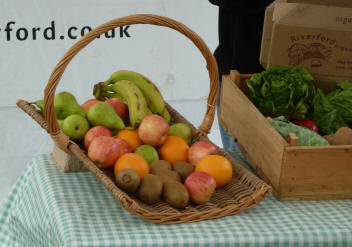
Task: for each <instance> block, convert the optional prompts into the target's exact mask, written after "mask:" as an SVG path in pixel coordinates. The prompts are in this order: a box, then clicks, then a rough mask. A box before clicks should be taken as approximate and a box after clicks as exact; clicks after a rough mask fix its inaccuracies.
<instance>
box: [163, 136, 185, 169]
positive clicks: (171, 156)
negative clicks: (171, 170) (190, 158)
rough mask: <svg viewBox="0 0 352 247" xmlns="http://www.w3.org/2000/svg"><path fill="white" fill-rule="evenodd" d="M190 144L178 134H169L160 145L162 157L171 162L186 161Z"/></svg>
mask: <svg viewBox="0 0 352 247" xmlns="http://www.w3.org/2000/svg"><path fill="white" fill-rule="evenodd" d="M188 149H189V146H188V144H187V142H186V141H185V140H184V139H183V138H181V137H178V136H168V137H167V138H166V140H165V142H164V143H163V144H161V146H160V147H159V149H158V151H159V156H160V159H162V160H166V161H168V162H170V163H171V164H173V163H175V162H177V161H186V160H187V155H188Z"/></svg>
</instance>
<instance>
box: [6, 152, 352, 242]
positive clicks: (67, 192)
mask: <svg viewBox="0 0 352 247" xmlns="http://www.w3.org/2000/svg"><path fill="white" fill-rule="evenodd" d="M232 154H233V156H234V157H235V159H237V160H238V161H239V162H240V163H242V164H244V165H246V163H245V160H244V159H243V157H242V156H241V155H240V153H238V152H236V151H235V152H232ZM0 244H1V246H6V247H7V246H35V247H37V246H38V247H39V246H45V247H48V246H244V247H247V246H248V247H249V246H268V247H275V246H284V247H285V246H288V247H290V246H294V247H296V246H304V247H306V246H307V247H310V246H331V247H351V246H352V200H341V201H312V202H308V201H306V202H279V201H277V200H275V199H274V197H273V196H272V195H269V196H268V197H267V198H266V199H264V201H262V202H261V203H260V204H259V205H257V206H256V207H254V208H251V209H247V210H244V211H242V212H240V213H238V214H236V215H233V216H227V217H223V218H220V219H215V220H206V221H201V222H196V223H185V224H176V225H159V224H154V223H149V222H147V221H144V220H142V219H140V218H139V217H137V216H135V215H132V214H130V213H128V212H126V211H124V210H123V209H122V208H121V206H120V204H119V203H118V202H117V201H116V200H115V199H114V198H113V197H112V196H111V195H110V194H109V193H108V192H107V191H106V190H105V189H104V188H103V186H102V185H101V184H100V183H99V182H98V181H97V180H96V179H95V177H94V176H93V175H92V174H91V173H89V172H81V173H62V172H60V170H59V169H58V168H57V167H56V166H55V164H54V163H53V161H52V160H51V158H50V156H49V155H39V156H37V157H34V158H33V160H32V161H31V162H30V163H29V164H28V166H27V167H26V169H25V171H24V173H23V175H22V176H21V177H20V179H19V180H18V182H17V183H16V184H15V186H14V188H13V189H12V192H11V193H10V195H9V196H8V198H7V200H6V201H5V203H3V204H2V206H1V210H0Z"/></svg>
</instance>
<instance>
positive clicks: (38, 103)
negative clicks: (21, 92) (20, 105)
mask: <svg viewBox="0 0 352 247" xmlns="http://www.w3.org/2000/svg"><path fill="white" fill-rule="evenodd" d="M35 105H36V106H37V107H38V108H39V109H40V110H41V111H43V110H44V100H43V99H40V100H37V101H36V102H35Z"/></svg>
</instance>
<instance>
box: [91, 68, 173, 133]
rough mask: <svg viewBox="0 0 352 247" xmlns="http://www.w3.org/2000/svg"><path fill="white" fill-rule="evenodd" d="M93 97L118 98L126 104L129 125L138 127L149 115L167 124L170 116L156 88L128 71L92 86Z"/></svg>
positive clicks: (122, 71) (136, 74) (120, 71)
mask: <svg viewBox="0 0 352 247" xmlns="http://www.w3.org/2000/svg"><path fill="white" fill-rule="evenodd" d="M93 94H94V96H95V97H96V98H97V99H99V100H105V99H107V98H120V99H123V100H125V101H126V102H127V105H128V109H129V116H130V123H131V125H132V126H134V127H138V125H139V124H140V122H141V121H142V120H143V118H144V117H145V116H147V115H149V114H159V115H160V116H162V117H163V118H164V119H165V120H166V121H167V122H168V123H169V122H170V120H171V115H170V113H169V112H168V110H167V109H166V107H165V101H164V99H163V96H162V95H161V93H160V91H159V89H158V88H157V86H156V85H155V84H154V83H153V82H152V81H151V80H149V79H148V78H147V77H145V76H143V75H141V74H139V73H137V72H134V71H130V70H118V71H116V72H114V73H113V74H112V75H111V76H110V78H109V79H108V80H107V81H105V82H100V83H98V84H96V85H94V92H93Z"/></svg>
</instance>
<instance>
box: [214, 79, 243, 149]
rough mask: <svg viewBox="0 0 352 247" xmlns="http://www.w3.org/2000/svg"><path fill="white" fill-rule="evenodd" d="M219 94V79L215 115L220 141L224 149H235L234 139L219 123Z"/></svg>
mask: <svg viewBox="0 0 352 247" xmlns="http://www.w3.org/2000/svg"><path fill="white" fill-rule="evenodd" d="M220 95H221V80H220V81H219V96H218V100H217V104H216V106H217V116H218V123H219V129H220V136H221V141H222V145H223V148H224V149H237V148H238V147H237V143H236V142H235V141H234V139H233V138H232V137H231V136H230V135H229V134H228V133H227V132H226V130H225V129H224V128H223V127H222V126H221V124H220V118H219V117H220V115H219V112H220V111H219V107H220Z"/></svg>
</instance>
